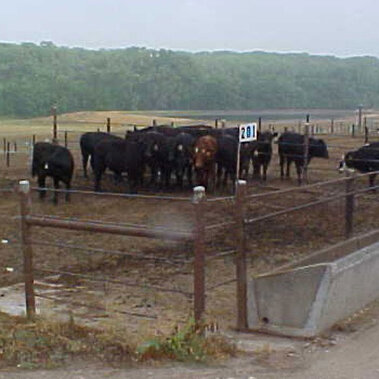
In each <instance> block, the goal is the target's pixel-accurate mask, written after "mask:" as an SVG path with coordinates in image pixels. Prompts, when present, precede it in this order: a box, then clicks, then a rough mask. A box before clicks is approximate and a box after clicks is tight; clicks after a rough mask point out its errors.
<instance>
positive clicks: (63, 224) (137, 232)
mask: <svg viewBox="0 0 379 379" xmlns="http://www.w3.org/2000/svg"><path fill="white" fill-rule="evenodd" d="M24 220H25V223H26V224H27V225H29V226H43V227H46V228H57V229H70V230H78V231H85V232H99V233H108V234H118V235H126V236H134V237H147V238H161V239H167V240H174V241H192V240H193V238H194V234H193V233H192V232H174V231H168V230H160V229H154V228H146V229H142V228H140V227H128V226H117V225H107V224H97V223H92V222H86V221H72V220H70V219H66V218H51V217H48V216H34V215H28V216H26V217H24Z"/></svg>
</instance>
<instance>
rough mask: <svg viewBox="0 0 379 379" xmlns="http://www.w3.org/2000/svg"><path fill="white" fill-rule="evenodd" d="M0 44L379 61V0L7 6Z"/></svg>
mask: <svg viewBox="0 0 379 379" xmlns="http://www.w3.org/2000/svg"><path fill="white" fill-rule="evenodd" d="M0 14H1V23H0V41H2V42H15V43H19V42H35V43H39V42H41V41H52V42H54V43H55V44H56V45H59V46H78V47H85V48H124V47H130V46H145V47H151V48H167V49H174V50H189V51H198V50H220V49H222V50H238V51H254V50H264V51H276V52H308V53H310V54H330V55H337V56H353V55H373V56H377V57H379V32H378V29H379V22H378V18H379V0H360V1H357V0H354V1H353V0H59V1H58V0H3V1H2V2H1V6H0Z"/></svg>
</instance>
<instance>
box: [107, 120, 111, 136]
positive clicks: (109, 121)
mask: <svg viewBox="0 0 379 379" xmlns="http://www.w3.org/2000/svg"><path fill="white" fill-rule="evenodd" d="M110 132H111V118H110V117H107V133H110Z"/></svg>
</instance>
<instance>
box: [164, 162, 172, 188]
mask: <svg viewBox="0 0 379 379" xmlns="http://www.w3.org/2000/svg"><path fill="white" fill-rule="evenodd" d="M164 179H165V186H166V188H169V187H170V183H171V168H170V167H165V169H164Z"/></svg>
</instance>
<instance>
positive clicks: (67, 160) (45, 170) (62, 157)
mask: <svg viewBox="0 0 379 379" xmlns="http://www.w3.org/2000/svg"><path fill="white" fill-rule="evenodd" d="M73 172H74V158H73V157H72V154H71V152H70V151H69V150H68V149H66V148H65V147H63V146H59V145H56V144H52V143H49V142H37V143H36V144H35V145H34V148H33V162H32V176H33V177H34V176H37V177H38V186H39V187H40V188H45V187H46V177H47V176H50V177H52V178H53V181H54V188H55V189H58V188H59V182H63V183H64V184H65V185H66V189H67V190H69V189H70V188H71V179H72V175H73ZM39 196H40V199H44V198H45V196H46V190H40V191H39ZM69 200H70V194H69V192H66V201H69ZM54 203H55V204H57V203H58V193H57V192H56V191H54Z"/></svg>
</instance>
